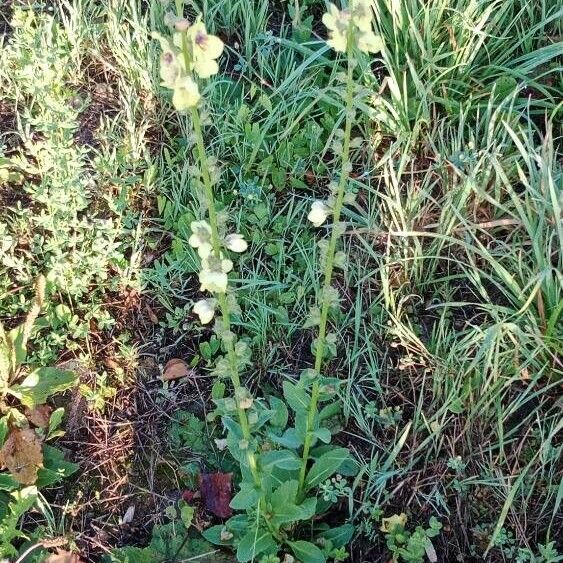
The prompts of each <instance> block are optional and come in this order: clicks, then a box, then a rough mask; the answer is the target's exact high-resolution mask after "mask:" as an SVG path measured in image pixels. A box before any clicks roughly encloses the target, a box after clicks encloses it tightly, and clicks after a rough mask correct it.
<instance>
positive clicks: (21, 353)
mask: <svg viewBox="0 0 563 563" xmlns="http://www.w3.org/2000/svg"><path fill="white" fill-rule="evenodd" d="M24 329H25V323H24V324H21V325H20V326H17V327H16V328H14V329H12V330H11V331H10V332H9V333H8V341H9V343H10V344H11V348H12V350H11V352H12V354H13V355H14V356H13V357H14V362H15V366H14V367H15V368H18V367H19V366H20V365H21V364H23V362H25V359H26V358H27V347H26V342H25V341H24Z"/></svg>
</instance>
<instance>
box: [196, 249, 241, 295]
mask: <svg viewBox="0 0 563 563" xmlns="http://www.w3.org/2000/svg"><path fill="white" fill-rule="evenodd" d="M201 266H202V270H201V272H200V273H199V283H200V284H201V287H200V291H211V292H212V293H225V292H226V291H227V284H228V282H229V279H228V278H227V274H228V273H229V272H230V271H231V270H232V269H233V263H232V262H231V261H230V260H227V259H225V258H223V255H221V256H220V257H219V258H217V256H213V255H212V254H210V255H209V256H207V257H206V258H204V259H203V260H202V261H201Z"/></svg>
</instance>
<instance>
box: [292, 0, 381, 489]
mask: <svg viewBox="0 0 563 563" xmlns="http://www.w3.org/2000/svg"><path fill="white" fill-rule="evenodd" d="M323 23H324V24H325V25H326V27H327V28H328V31H329V39H328V41H327V44H328V45H330V46H331V47H332V48H333V49H334V50H335V51H337V52H343V53H345V55H346V59H347V73H346V91H345V97H344V112H345V126H344V133H343V136H342V137H343V139H342V154H341V170H340V179H339V181H338V183H337V184H336V186H334V185H333V194H332V195H331V197H330V198H329V200H328V201H326V202H324V201H319V200H316V201H314V202H313V204H312V205H311V211H310V213H309V215H308V218H309V220H310V221H311V222H312V223H313V225H314V226H315V227H320V226H321V225H322V224H323V223H324V222H325V220H326V219H327V218H328V217H329V216H330V215H331V214H332V216H333V225H332V232H331V235H330V241H329V243H328V247H327V248H326V253H324V256H323V259H324V272H323V279H324V281H323V287H322V290H321V303H320V315H316V316H317V317H318V331H319V332H318V337H317V339H316V341H315V346H314V352H315V363H314V368H313V369H314V375H315V380H314V382H313V384H312V387H311V400H310V403H309V409H308V413H307V423H306V427H305V443H304V445H303V453H302V463H301V469H300V472H299V492H300V493H301V492H302V491H303V488H304V486H305V477H306V472H307V467H308V461H309V454H310V451H311V445H312V443H313V440H314V437H315V435H314V430H315V418H316V417H318V408H317V407H318V403H319V399H320V396H321V381H322V380H321V379H319V377H318V376H319V375H320V374H321V373H322V368H323V362H324V360H325V352H326V347H327V324H328V317H329V312H330V310H331V308H332V307H333V306H334V305H335V304H336V305H337V303H338V296H337V295H338V294H337V293H336V290H335V289H334V288H333V287H332V274H333V272H334V268H335V265H338V263H340V262H341V260H337V261H336V260H335V259H336V257H337V245H338V241H339V239H340V237H341V235H342V233H343V231H344V226H343V225H341V224H340V215H341V212H342V208H343V206H344V203H345V200H346V198H347V196H348V197H353V194H351V193H347V191H346V188H347V186H348V179H349V176H350V172H351V170H352V165H351V162H350V148H351V141H352V124H353V123H354V118H355V112H354V92H355V82H354V68H355V66H356V60H355V51H356V50H357V49H359V50H360V51H362V52H366V53H370V52H376V51H379V50H380V49H381V39H380V37H378V36H376V35H375V34H374V33H373V31H372V12H371V7H370V6H369V2H368V1H367V0H355V1H353V2H352V3H351V6H350V8H349V9H348V10H338V8H337V7H336V6H335V5H334V4H330V7H329V11H328V13H326V14H325V15H324V16H323Z"/></svg>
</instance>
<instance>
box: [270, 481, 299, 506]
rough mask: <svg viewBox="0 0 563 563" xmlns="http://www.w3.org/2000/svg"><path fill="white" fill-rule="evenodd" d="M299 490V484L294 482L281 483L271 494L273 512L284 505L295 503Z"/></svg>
mask: <svg viewBox="0 0 563 563" xmlns="http://www.w3.org/2000/svg"><path fill="white" fill-rule="evenodd" d="M298 488H299V483H298V482H297V481H295V480H291V481H286V482H285V483H282V484H281V485H280V486H279V487H278V488H277V489H276V490H275V491H274V492H273V493H272V499H271V500H272V507H273V508H274V510H277V509H278V508H280V507H282V506H283V505H284V504H287V503H291V504H294V503H295V499H296V498H297V490H298Z"/></svg>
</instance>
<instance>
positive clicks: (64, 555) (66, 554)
mask: <svg viewBox="0 0 563 563" xmlns="http://www.w3.org/2000/svg"><path fill="white" fill-rule="evenodd" d="M45 563H82V559H80V557H79V556H78V555H76V553H71V552H70V551H64V550H62V549H58V550H57V553H52V554H51V555H49V557H47V559H45Z"/></svg>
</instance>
